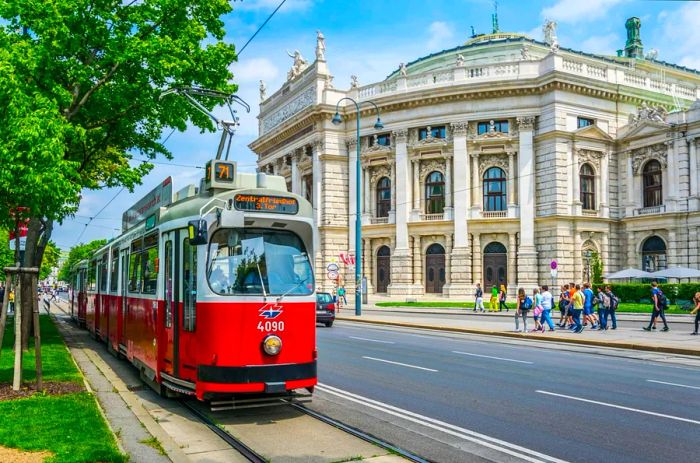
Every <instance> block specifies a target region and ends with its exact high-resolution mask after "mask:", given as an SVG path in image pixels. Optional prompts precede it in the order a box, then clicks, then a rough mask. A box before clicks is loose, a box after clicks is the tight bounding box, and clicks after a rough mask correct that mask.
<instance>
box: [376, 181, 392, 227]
mask: <svg viewBox="0 0 700 463" xmlns="http://www.w3.org/2000/svg"><path fill="white" fill-rule="evenodd" d="M390 209H391V180H389V177H382V178H380V179H379V182H377V217H389V210H390Z"/></svg>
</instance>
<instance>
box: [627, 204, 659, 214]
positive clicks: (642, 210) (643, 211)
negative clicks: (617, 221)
mask: <svg viewBox="0 0 700 463" xmlns="http://www.w3.org/2000/svg"><path fill="white" fill-rule="evenodd" d="M662 212H666V206H665V205H664V204H662V205H660V206H650V207H641V208H639V209H635V210H634V215H649V214H661V213H662Z"/></svg>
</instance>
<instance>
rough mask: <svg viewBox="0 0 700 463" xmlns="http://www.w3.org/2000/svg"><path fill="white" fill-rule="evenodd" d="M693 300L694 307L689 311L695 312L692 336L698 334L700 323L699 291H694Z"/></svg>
mask: <svg viewBox="0 0 700 463" xmlns="http://www.w3.org/2000/svg"><path fill="white" fill-rule="evenodd" d="M693 302H694V303H695V308H694V309H693V310H692V311H691V312H690V313H691V314H695V331H693V332H692V333H690V334H692V335H693V336H697V335H698V325H699V324H700V291H698V292H697V293H695V297H694V298H693Z"/></svg>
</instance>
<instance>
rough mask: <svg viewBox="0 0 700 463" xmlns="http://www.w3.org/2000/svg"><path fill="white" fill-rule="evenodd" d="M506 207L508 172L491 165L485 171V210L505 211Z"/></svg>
mask: <svg viewBox="0 0 700 463" xmlns="http://www.w3.org/2000/svg"><path fill="white" fill-rule="evenodd" d="M506 207H507V204H506V174H505V173H504V172H503V169H501V168H498V167H491V168H489V169H488V170H487V171H486V172H484V210H485V211H505V210H506Z"/></svg>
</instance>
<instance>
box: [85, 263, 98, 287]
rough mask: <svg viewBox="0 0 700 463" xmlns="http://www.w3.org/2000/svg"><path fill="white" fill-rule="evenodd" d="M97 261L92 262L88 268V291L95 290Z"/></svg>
mask: <svg viewBox="0 0 700 463" xmlns="http://www.w3.org/2000/svg"><path fill="white" fill-rule="evenodd" d="M96 278H97V261H92V262H90V264H89V267H88V284H87V286H88V287H87V290H88V291H95V290H97V280H96Z"/></svg>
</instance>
